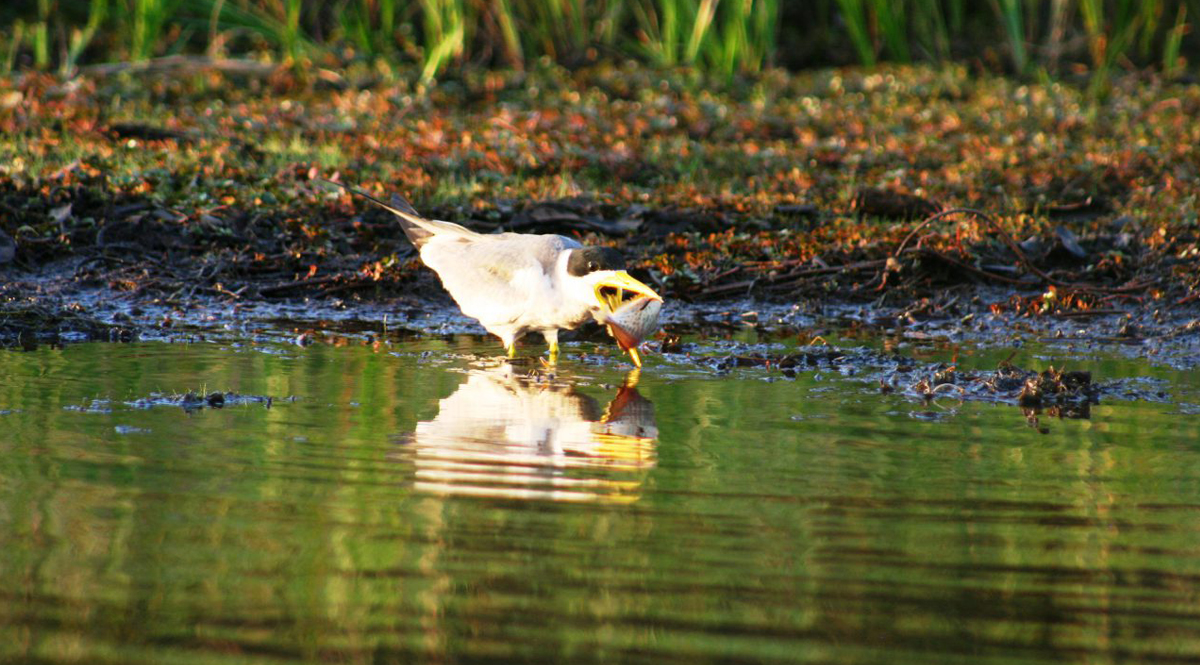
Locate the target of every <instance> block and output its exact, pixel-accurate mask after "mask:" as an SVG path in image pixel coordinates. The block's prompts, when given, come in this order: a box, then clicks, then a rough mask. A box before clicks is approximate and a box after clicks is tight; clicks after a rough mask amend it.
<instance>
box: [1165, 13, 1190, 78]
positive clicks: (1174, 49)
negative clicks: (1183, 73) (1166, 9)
mask: <svg viewBox="0 0 1200 665" xmlns="http://www.w3.org/2000/svg"><path fill="white" fill-rule="evenodd" d="M1187 29H1188V24H1187V4H1185V3H1180V4H1179V11H1178V12H1177V13H1176V14H1175V24H1174V25H1173V26H1171V29H1170V30H1169V31H1167V41H1166V43H1165V44H1164V45H1163V56H1162V70H1163V76H1166V77H1167V78H1175V77H1176V76H1178V75H1179V72H1180V70H1181V69H1182V63H1181V62H1180V59H1179V48H1180V46H1181V45H1182V44H1183V36H1184V34H1186V33H1187Z"/></svg>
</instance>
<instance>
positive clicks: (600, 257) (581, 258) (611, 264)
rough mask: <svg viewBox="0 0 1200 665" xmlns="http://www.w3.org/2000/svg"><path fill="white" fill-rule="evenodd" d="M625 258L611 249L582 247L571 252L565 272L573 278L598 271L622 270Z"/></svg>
mask: <svg viewBox="0 0 1200 665" xmlns="http://www.w3.org/2000/svg"><path fill="white" fill-rule="evenodd" d="M624 269H625V257H624V256H623V255H622V254H621V253H620V252H618V251H617V250H615V249H613V248H611V247H582V248H580V249H575V250H571V256H570V257H569V258H568V259H567V272H568V273H570V274H571V275H572V276H573V277H583V276H584V275H589V274H591V273H594V272H596V271H598V270H624Z"/></svg>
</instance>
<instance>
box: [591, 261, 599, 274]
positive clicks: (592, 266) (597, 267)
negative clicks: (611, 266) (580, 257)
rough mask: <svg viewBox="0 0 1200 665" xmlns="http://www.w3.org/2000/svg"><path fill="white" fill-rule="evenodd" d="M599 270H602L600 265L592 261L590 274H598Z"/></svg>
mask: <svg viewBox="0 0 1200 665" xmlns="http://www.w3.org/2000/svg"><path fill="white" fill-rule="evenodd" d="M599 269H600V264H598V263H596V262H595V261H591V262H589V263H588V272H596V271H597V270H599Z"/></svg>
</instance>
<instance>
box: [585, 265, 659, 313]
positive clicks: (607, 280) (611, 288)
mask: <svg viewBox="0 0 1200 665" xmlns="http://www.w3.org/2000/svg"><path fill="white" fill-rule="evenodd" d="M640 297H646V298H653V299H654V300H658V301H659V302H661V301H662V296H660V295H658V294H657V293H655V292H654V289H652V288H650V287H648V286H646V285H645V284H642V283H641V282H639V281H637V280H636V279H634V278H633V277H632V276H631V275H630V274H629V273H627V272H625V271H624V270H614V271H612V272H611V273H610V274H608V275H606V276H605V277H604V279H602V280H600V281H599V282H596V300H597V302H599V303H600V308H601V309H603V310H604V311H605V312H608V313H610V314H611V313H612V312H615V311H617V310H618V309H620V308H621V305H624V304H625V303H626V302H629V301H630V300H633V299H635V298H640Z"/></svg>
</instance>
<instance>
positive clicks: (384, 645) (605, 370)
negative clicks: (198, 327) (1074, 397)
mask: <svg viewBox="0 0 1200 665" xmlns="http://www.w3.org/2000/svg"><path fill="white" fill-rule="evenodd" d="M496 351H497V347H496V345H495V344H491V343H487V342H481V341H480V340H477V339H475V338H472V337H470V336H460V337H454V338H447V339H436V340H425V341H419V342H412V343H404V344H395V345H374V346H372V345H367V344H358V343H350V344H341V345H328V344H317V345H314V346H310V347H299V346H290V345H283V344H272V343H265V344H250V343H236V342H222V343H197V344H178V343H176V344H171V343H160V342H155V343H138V344H126V345H118V344H78V345H71V346H67V347H65V348H62V349H55V348H50V347H42V348H40V349H38V350H36V351H33V352H28V353H22V352H0V377H2V379H0V414H2V415H0V432H3V434H0V546H2V547H3V552H4V556H3V557H2V558H0V594H3V602H0V661H5V662H7V661H33V662H54V663H73V662H112V663H137V662H142V663H160V662H168V661H169V662H179V663H250V662H256V663H257V662H300V661H304V662H309V661H331V662H339V663H366V662H395V663H410V662H451V663H469V662H536V663H544V662H605V663H608V662H686V663H705V662H771V661H778V662H812V663H823V662H831V663H832V662H836V663H858V662H863V663H866V662H892V663H904V662H911V663H928V662H935V661H936V662H963V663H967V662H970V663H1018V662H1021V663H1024V662H1045V663H1060V662H1079V663H1084V662H1087V663H1094V662H1116V661H1121V662H1180V661H1189V662H1190V661H1194V660H1200V604H1198V603H1200V436H1198V434H1200V420H1198V417H1197V416H1196V415H1190V413H1189V408H1188V407H1187V406H1186V405H1184V406H1182V407H1181V406H1180V405H1179V404H1172V403H1152V402H1145V401H1112V402H1107V401H1102V402H1101V403H1100V404H1099V405H1096V406H1093V407H1092V409H1091V411H1090V418H1088V419H1076V420H1072V419H1063V420H1058V419H1055V418H1053V417H1048V416H1047V414H1041V415H1040V417H1039V423H1038V426H1037V427H1034V426H1031V424H1030V420H1029V419H1028V418H1027V415H1031V414H1025V413H1022V411H1021V410H1020V409H1019V408H1017V407H1016V406H1012V405H1004V404H1000V405H997V404H981V403H966V404H960V403H957V402H955V401H953V400H939V401H938V402H936V403H932V404H922V403H920V402H916V401H914V400H912V399H911V398H909V397H905V396H902V395H896V394H891V395H883V394H879V391H878V389H877V388H876V387H874V386H872V385H870V384H869V382H867V381H865V380H862V379H857V378H855V377H853V376H841V375H840V374H838V373H836V372H832V373H831V372H828V371H826V372H821V371H810V372H802V373H800V374H798V375H797V376H796V378H795V379H794V380H793V379H787V378H784V377H782V376H780V375H779V374H778V373H771V372H768V371H762V370H746V371H733V372H730V373H725V374H722V375H716V374H714V373H713V372H711V371H709V370H705V369H702V368H700V367H696V366H693V365H689V364H687V363H683V362H674V361H664V360H662V359H651V360H650V361H649V363H648V367H647V368H646V369H645V370H643V371H642V372H640V373H631V372H629V371H628V368H627V367H626V366H623V365H620V364H616V363H614V362H599V361H598V360H596V359H595V358H585V359H579V358H575V357H573V356H574V354H573V353H569V354H568V357H567V358H566V359H565V360H564V362H563V363H562V365H561V366H560V368H559V369H558V370H557V371H556V372H554V373H553V374H551V373H548V372H544V371H540V369H539V368H540V366H539V365H537V364H528V365H520V366H517V367H512V366H509V365H508V364H507V363H503V362H501V361H498V360H495V359H493V358H492V354H494V353H496ZM930 353H932V354H934V355H936V353H937V352H936V351H932V352H930ZM1009 353H1010V351H1009V350H1008V349H998V350H995V351H977V352H974V353H971V354H966V355H965V356H964V357H963V358H960V362H961V363H963V364H964V366H969V365H971V364H974V365H976V366H978V367H985V366H994V365H995V363H996V362H997V361H998V360H1000V359H1003V358H1005V357H1006V356H1008V355H1009ZM1015 360H1016V361H1018V362H1025V363H1026V364H1027V365H1029V366H1037V365H1038V364H1039V363H1042V364H1043V365H1044V364H1045V363H1047V362H1051V361H1053V360H1054V351H1052V350H1046V349H1042V348H1037V347H1030V348H1026V349H1024V350H1023V351H1022V352H1021V354H1020V355H1019V356H1018V357H1017V358H1015ZM1072 362H1073V366H1076V367H1080V368H1086V369H1092V370H1093V371H1094V372H1095V373H1096V374H1097V376H1110V377H1115V376H1136V375H1147V376H1151V377H1153V378H1154V379H1155V380H1156V381H1158V384H1157V385H1160V386H1161V387H1162V389H1163V390H1164V391H1165V392H1167V393H1168V394H1171V395H1172V396H1174V397H1175V398H1176V399H1179V400H1184V401H1187V400H1191V402H1195V401H1197V400H1196V393H1195V387H1194V382H1195V379H1194V375H1193V376H1189V375H1188V374H1186V373H1183V372H1173V371H1168V370H1163V369H1157V368H1154V367H1150V366H1147V365H1146V364H1144V363H1140V362H1138V361H1137V360H1129V359H1124V358H1123V357H1121V356H1115V355H1112V356H1110V355H1107V354H1106V353H1105V352H1103V351H1094V352H1093V353H1092V354H1091V355H1089V356H1088V357H1086V358H1073V359H1072ZM216 391H220V392H222V393H232V395H231V397H230V399H229V400H228V402H227V403H226V404H225V405H224V407H223V408H219V409H218V408H207V407H200V406H199V404H193V405H189V407H188V408H186V409H185V408H182V407H181V406H179V404H178V402H179V400H178V397H179V396H180V395H183V394H186V393H189V392H190V393H195V394H196V395H197V396H199V397H203V396H205V395H206V394H208V393H210V392H216ZM237 396H244V397H241V398H239V397H237ZM266 396H270V397H271V398H272V399H271V400H270V401H269V402H268V401H266V400H265V399H260V398H265V397H266ZM193 407H195V408H193ZM1193 412H1194V411H1193Z"/></svg>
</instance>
